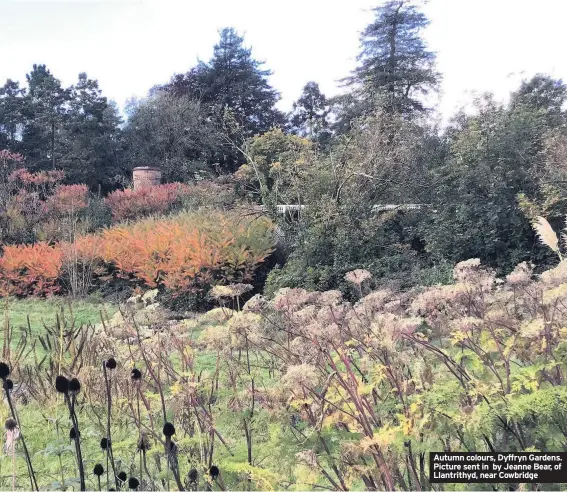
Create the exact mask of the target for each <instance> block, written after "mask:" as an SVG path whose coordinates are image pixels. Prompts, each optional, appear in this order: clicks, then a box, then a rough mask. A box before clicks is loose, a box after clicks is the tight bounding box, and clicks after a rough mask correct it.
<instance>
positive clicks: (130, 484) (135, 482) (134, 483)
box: [128, 477, 140, 490]
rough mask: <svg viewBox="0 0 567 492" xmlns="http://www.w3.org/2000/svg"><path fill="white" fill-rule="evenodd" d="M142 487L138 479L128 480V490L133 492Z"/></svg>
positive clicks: (131, 478)
mask: <svg viewBox="0 0 567 492" xmlns="http://www.w3.org/2000/svg"><path fill="white" fill-rule="evenodd" d="M139 486H140V482H139V481H138V479H137V478H136V477H130V480H128V488H129V489H131V490H136V489H137V488H138V487H139Z"/></svg>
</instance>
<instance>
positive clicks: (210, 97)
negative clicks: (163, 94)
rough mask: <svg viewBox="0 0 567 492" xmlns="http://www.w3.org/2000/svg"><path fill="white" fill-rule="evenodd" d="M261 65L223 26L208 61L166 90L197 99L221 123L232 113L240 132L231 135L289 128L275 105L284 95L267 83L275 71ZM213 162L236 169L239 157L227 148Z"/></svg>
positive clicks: (242, 136)
mask: <svg viewBox="0 0 567 492" xmlns="http://www.w3.org/2000/svg"><path fill="white" fill-rule="evenodd" d="M262 66H263V62H260V61H258V60H256V59H255V58H254V57H253V56H252V50H251V48H247V47H246V46H245V45H244V38H243V37H242V36H239V35H238V33H237V32H236V31H235V29H233V28H224V29H222V30H221V31H220V40H219V42H218V43H217V44H216V45H215V47H214V52H213V56H212V58H211V59H210V61H209V62H208V63H205V62H199V64H198V65H197V66H196V67H194V68H192V69H191V70H190V71H189V72H187V73H186V74H183V75H176V76H174V77H173V78H172V80H171V82H170V83H169V84H167V85H166V86H164V87H163V88H162V89H164V90H166V91H168V92H170V93H171V94H174V95H178V96H189V98H190V99H194V100H196V101H199V102H200V104H201V108H202V109H203V110H204V111H205V112H206V113H208V115H209V118H210V120H211V121H214V122H216V123H217V124H219V125H222V122H223V119H224V117H225V115H226V112H227V111H229V112H230V113H231V115H232V118H233V119H234V120H235V121H236V123H237V124H238V127H239V131H238V132H237V134H229V135H228V136H229V137H230V138H232V139H236V140H239V139H242V138H249V137H252V136H254V135H258V134H261V133H264V132H266V131H268V130H269V129H271V128H272V127H274V126H283V125H284V124H285V116H284V115H283V113H282V112H281V111H279V110H278V109H277V108H276V107H275V105H276V103H277V102H278V100H279V98H280V95H279V93H278V92H277V91H276V90H275V89H274V88H273V87H272V86H271V85H270V83H269V81H268V77H269V76H270V75H271V74H272V72H271V71H270V70H266V69H264V68H262ZM229 133H230V132H229ZM239 143H241V142H239ZM215 160H216V161H217V162H220V164H221V166H222V167H224V168H225V169H227V170H234V169H235V168H236V166H237V163H238V162H239V160H240V156H238V155H237V154H235V153H234V150H232V149H230V148H228V147H225V148H222V149H219V152H218V155H217V156H216V158H215Z"/></svg>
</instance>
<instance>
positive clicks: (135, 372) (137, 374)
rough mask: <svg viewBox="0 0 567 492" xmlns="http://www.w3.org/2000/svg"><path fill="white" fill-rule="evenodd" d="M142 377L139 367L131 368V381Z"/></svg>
mask: <svg viewBox="0 0 567 492" xmlns="http://www.w3.org/2000/svg"><path fill="white" fill-rule="evenodd" d="M141 379H142V373H141V372H140V369H136V368H134V369H132V381H140V380H141Z"/></svg>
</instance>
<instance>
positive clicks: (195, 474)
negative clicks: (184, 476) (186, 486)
mask: <svg viewBox="0 0 567 492" xmlns="http://www.w3.org/2000/svg"><path fill="white" fill-rule="evenodd" d="M188 477H189V482H190V483H196V482H197V478H199V473H198V472H197V470H196V469H195V468H191V470H189V475H188Z"/></svg>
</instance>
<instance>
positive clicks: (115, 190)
mask: <svg viewBox="0 0 567 492" xmlns="http://www.w3.org/2000/svg"><path fill="white" fill-rule="evenodd" d="M427 25H428V19H427V18H426V17H425V16H424V14H423V13H422V12H421V11H420V9H419V4H418V3H416V2H413V1H410V0H390V1H386V2H385V3H383V4H381V5H380V6H378V7H377V8H376V9H375V18H374V20H373V22H372V23H371V24H370V25H368V26H367V27H366V29H365V30H364V31H363V33H362V34H361V47H360V53H359V55H358V63H357V67H356V69H355V70H354V71H353V72H352V73H350V74H345V77H344V79H343V80H342V81H341V83H342V85H343V91H342V93H341V95H339V96H335V97H326V96H325V95H324V94H323V93H322V92H321V90H320V88H319V85H318V84H317V82H316V81H308V82H306V84H305V87H304V89H303V93H302V94H301V96H300V97H299V99H298V100H297V101H296V102H295V103H294V104H293V109H292V111H291V112H290V113H289V114H284V113H283V112H282V111H280V110H278V109H277V103H278V101H279V98H280V95H279V93H278V91H277V88H274V87H272V86H271V85H270V74H271V72H270V70H269V69H268V68H267V67H269V61H268V62H267V63H264V62H261V61H259V60H257V59H256V58H254V56H253V51H252V49H251V48H249V47H248V46H247V45H246V42H245V40H244V39H243V37H242V36H241V35H240V34H239V33H238V31H237V30H236V29H234V28H226V29H223V30H221V31H220V39H219V41H218V43H217V45H216V46H215V47H214V53H213V56H212V58H211V59H210V60H209V61H199V62H198V63H197V64H196V65H195V66H193V67H191V68H189V69H188V71H187V72H186V73H181V74H174V75H172V77H171V79H170V81H169V82H168V83H166V84H164V85H156V86H155V87H153V88H152V89H151V90H150V91H149V93H148V95H147V97H145V98H142V99H139V100H133V101H131V102H130V103H129V104H128V105H127V107H126V109H125V116H123V115H121V114H120V111H119V110H118V108H117V107H116V105H114V104H113V103H112V102H111V101H109V100H108V99H107V97H105V96H104V95H103V94H102V92H101V90H100V89H99V87H98V83H97V81H96V79H92V78H89V76H87V74H85V73H81V74H80V75H79V78H78V81H77V83H76V84H74V85H72V86H70V87H64V86H63V85H62V84H61V82H60V81H59V80H58V79H57V77H56V74H52V73H51V71H50V70H49V69H48V67H46V66H45V65H41V64H38V65H34V66H33V67H32V69H31V71H30V73H29V74H28V75H27V77H26V81H25V82H18V81H12V80H8V81H7V82H6V84H5V85H4V86H3V87H2V88H1V89H0V242H1V248H2V255H1V256H0V296H1V297H2V301H3V303H4V329H3V332H2V337H1V338H2V360H3V361H4V362H6V364H4V363H0V378H1V379H3V389H4V394H5V400H6V402H7V404H8V405H2V406H0V419H4V420H5V419H7V420H6V426H5V434H6V450H7V454H1V455H0V488H2V489H10V488H11V489H16V488H26V489H29V488H31V489H33V490H37V489H40V488H41V489H56V490H69V489H71V488H73V489H75V490H76V489H78V488H80V489H81V490H85V489H87V488H89V489H98V490H101V489H111V488H114V489H117V490H118V489H125V488H126V485H128V487H129V488H131V489H140V490H168V491H169V490H173V489H178V490H183V489H186V490H274V489H279V490H280V489H281V490H306V489H309V490H342V491H347V490H363V489H364V490H453V489H461V488H466V487H469V488H471V489H472V488H474V489H475V490H478V489H482V490H526V489H527V488H526V485H525V484H521V483H520V480H518V483H512V484H476V485H474V486H473V485H470V484H461V485H459V486H455V485H452V484H445V485H438V484H432V483H431V482H430V480H429V471H428V465H429V462H428V460H429V452H430V451H493V452H494V451H530V452H531V451H567V426H566V425H565V422H566V418H567V406H566V404H565V402H566V401H567V399H566V396H567V395H566V393H565V378H566V377H567V331H566V328H565V326H566V325H565V323H566V320H567V262H566V261H565V259H566V258H567V256H566V255H567V252H566V250H567V236H566V235H565V234H563V235H560V234H558V232H559V231H561V230H562V229H563V228H564V226H565V222H564V221H565V216H566V215H567V202H566V200H567V186H566V184H567V112H566V111H565V110H564V105H565V104H564V103H565V101H566V100H567V86H566V85H565V84H564V83H563V82H562V81H561V80H556V79H554V78H552V77H550V76H547V75H545V74H539V75H536V76H534V77H532V78H531V79H528V80H525V81H523V82H522V83H521V85H520V86H519V87H518V88H517V89H516V90H515V91H514V92H513V93H512V94H510V97H509V100H508V101H507V102H506V103H505V104H503V103H500V102H497V101H496V100H495V99H494V98H493V97H492V96H491V95H490V94H485V95H483V96H482V97H479V98H478V100H476V101H475V110H474V111H472V112H464V111H463V112H460V113H458V114H456V115H454V117H453V118H452V119H451V121H450V123H449V124H448V125H447V126H446V127H441V126H439V125H438V124H437V123H436V122H437V121H438V115H436V113H435V109H434V108H433V107H431V105H430V101H432V100H434V96H435V95H436V94H437V92H438V90H439V87H440V82H441V77H442V74H440V73H439V72H438V71H437V70H436V63H435V62H436V55H435V53H433V52H431V51H430V50H429V49H428V47H427V45H426V43H425V42H424V38H423V32H424V29H425V28H426V27H427ZM137 166H159V167H160V168H161V170H162V172H163V178H164V184H162V185H160V186H155V187H152V188H145V189H141V190H133V189H132V187H131V176H132V169H133V168H134V167H137ZM282 205H294V206H296V207H295V208H289V209H287V211H286V210H284V211H283V213H282V207H281V206H282ZM556 231H557V232H556ZM53 306H56V308H54V307H53ZM37 313H39V314H37ZM48 315H49V316H48ZM24 436H25V441H24ZM24 442H25V443H27V447H26V445H25V444H24ZM99 443H100V444H99ZM538 487H540V485H537V484H536V485H534V486H533V490H539V488H538ZM561 487H562V486H561V485H558V484H549V487H548V488H549V489H553V490H563V489H562V488H561Z"/></svg>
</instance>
